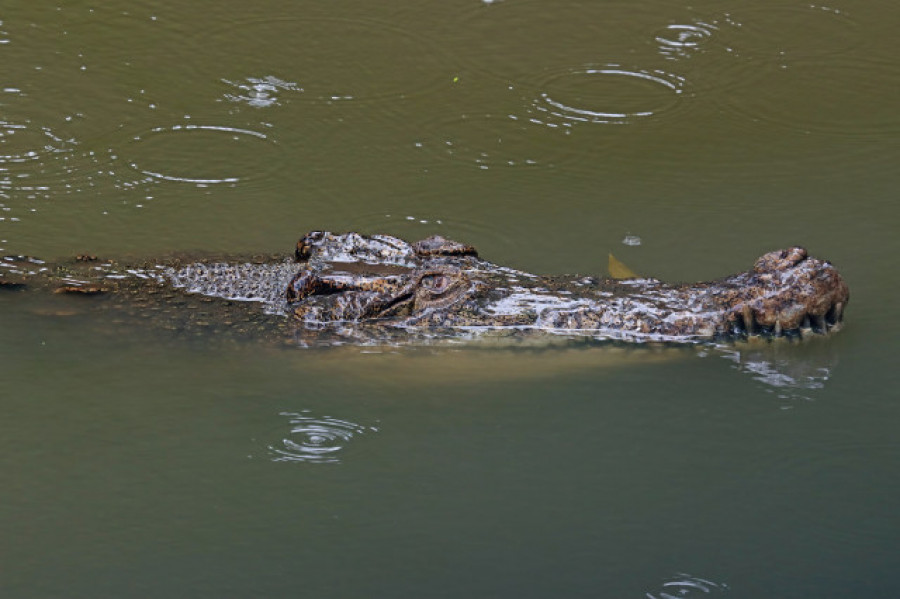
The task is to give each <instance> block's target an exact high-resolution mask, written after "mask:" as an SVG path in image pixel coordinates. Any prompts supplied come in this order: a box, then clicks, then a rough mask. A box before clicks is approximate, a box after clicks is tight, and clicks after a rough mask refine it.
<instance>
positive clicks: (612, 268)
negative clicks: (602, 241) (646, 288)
mask: <svg viewBox="0 0 900 599" xmlns="http://www.w3.org/2000/svg"><path fill="white" fill-rule="evenodd" d="M608 268H609V276H611V277H612V278H614V279H640V278H641V277H640V275H638V274H637V273H636V272H634V271H633V270H631V269H630V268H628V267H627V266H625V265H624V264H622V263H621V262H620V261H619V259H618V258H616V257H615V256H613V255H612V254H610V255H609V266H608Z"/></svg>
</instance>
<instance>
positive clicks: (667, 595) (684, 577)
mask: <svg viewBox="0 0 900 599" xmlns="http://www.w3.org/2000/svg"><path fill="white" fill-rule="evenodd" d="M728 590H729V589H728V585H727V584H722V583H717V582H713V581H711V580H707V579H705V578H699V577H697V576H691V575H690V574H685V573H683V572H679V573H678V574H676V575H675V576H673V577H671V578H669V579H668V580H666V581H665V582H663V583H662V585H660V588H659V590H657V591H654V592H652V593H646V594H645V595H644V596H645V597H647V599H684V598H687V599H690V598H691V597H701V596H704V595H710V594H713V595H721V594H724V593H725V592H727V591H728Z"/></svg>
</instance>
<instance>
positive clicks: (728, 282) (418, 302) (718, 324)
mask: <svg viewBox="0 0 900 599" xmlns="http://www.w3.org/2000/svg"><path fill="white" fill-rule="evenodd" d="M298 247H303V248H304V249H303V252H302V255H301V253H298V258H299V261H300V262H301V263H302V264H303V265H304V268H302V269H301V270H300V271H299V272H298V274H297V275H296V276H295V277H294V279H293V280H292V281H291V283H290V284H289V285H288V290H287V293H286V299H287V300H288V303H289V305H290V306H291V310H290V311H291V313H292V314H293V315H294V316H295V317H296V318H298V319H300V320H301V321H303V322H306V323H310V324H312V323H315V324H317V325H321V324H323V323H336V324H337V323H342V324H343V325H346V324H347V323H363V322H367V323H377V324H380V325H383V326H396V327H405V328H423V327H428V328H434V329H442V330H446V329H452V328H466V329H472V328H503V327H519V328H527V329H532V330H545V331H554V332H565V331H570V332H572V333H573V334H585V333H587V334H593V333H596V334H597V335H598V336H604V335H610V334H611V335H612V336H614V337H617V338H625V339H631V340H641V339H662V340H674V341H685V340H693V339H709V338H728V337H732V338H733V337H741V336H755V335H765V336H769V337H780V336H785V335H787V336H796V337H799V336H800V335H801V334H802V333H803V332H804V331H806V332H814V333H826V332H828V331H829V330H832V329H835V328H836V327H838V325H839V324H840V322H841V320H842V319H843V311H844V308H845V307H846V305H847V302H848V300H849V291H848V289H847V285H846V284H845V283H844V281H843V279H842V278H841V276H840V275H839V274H838V272H837V271H836V270H835V269H834V267H833V266H832V265H831V264H830V263H828V262H826V261H823V260H817V259H815V258H811V257H809V256H808V254H807V252H806V250H804V249H803V248H800V247H792V248H788V249H786V250H779V251H775V252H770V253H768V254H765V255H764V256H762V257H761V258H759V259H758V260H757V261H756V263H755V264H754V267H753V269H752V270H750V271H748V272H744V273H739V274H736V275H732V276H730V277H724V278H722V279H719V280H716V281H710V282H702V283H694V284H690V285H669V284H664V283H661V282H659V281H656V280H654V279H640V280H632V281H613V280H601V279H595V278H582V279H571V278H562V277H554V278H547V277H537V276H534V275H529V274H528V273H517V272H515V271H511V270H509V269H503V268H502V267H498V266H496V265H493V264H491V263H489V262H486V261H484V260H481V259H479V258H478V257H477V253H476V252H475V250H474V248H472V247H471V246H466V245H464V244H460V243H458V242H455V241H451V240H447V239H445V238H442V237H432V238H428V239H425V240H422V241H419V242H416V243H413V244H407V243H406V242H404V241H402V240H399V239H396V238H390V237H385V236H375V237H372V238H369V237H364V236H360V235H357V234H354V233H350V234H345V235H334V234H331V233H325V232H313V233H310V234H308V235H307V236H305V237H304V238H303V239H301V241H300V243H299V244H298ZM351 266H352V268H351ZM386 267H392V268H394V269H395V270H394V272H391V273H390V274H388V273H386V272H384V271H383V269H384V268H386ZM398 268H400V269H401V270H400V271H399V272H398V271H397V270H396V269H398ZM404 271H405V272H404ZM511 281H514V283H513V282H511Z"/></svg>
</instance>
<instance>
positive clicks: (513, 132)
mask: <svg viewBox="0 0 900 599" xmlns="http://www.w3.org/2000/svg"><path fill="white" fill-rule="evenodd" d="M426 129H427V131H428V133H427V135H425V136H424V137H423V139H422V140H421V141H418V142H416V145H417V147H420V148H423V149H424V150H426V151H428V152H430V153H432V154H433V155H435V156H437V157H438V158H442V159H444V160H449V161H451V162H455V163H457V164H464V165H466V166H470V167H474V168H477V169H480V170H488V169H492V168H535V167H539V168H553V167H556V166H559V165H560V164H564V163H566V162H569V161H571V160H574V159H577V158H578V154H577V153H576V151H575V149H574V148H572V147H571V144H569V143H567V140H565V139H564V138H562V137H561V136H560V134H559V133H560V132H555V133H554V132H548V131H547V130H546V129H542V128H541V127H536V126H535V123H533V122H529V120H528V119H525V118H522V117H521V116H518V115H516V114H509V115H491V114H487V115H480V116H468V115H462V116H460V117H458V118H455V119H450V120H446V121H442V122H437V123H432V124H429V125H427V126H426ZM562 132H563V133H566V132H567V131H565V130H562Z"/></svg>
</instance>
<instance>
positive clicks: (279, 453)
mask: <svg viewBox="0 0 900 599" xmlns="http://www.w3.org/2000/svg"><path fill="white" fill-rule="evenodd" d="M280 415H281V416H285V417H287V418H289V419H290V424H291V430H290V433H289V436H288V437H285V438H284V439H283V440H282V441H281V444H279V445H278V446H274V445H270V446H269V454H270V455H271V457H272V461H273V462H306V463H310V464H335V463H338V462H340V457H339V456H338V454H339V453H340V452H341V450H342V449H344V447H345V446H346V445H347V444H348V443H350V441H352V440H353V438H354V437H357V436H359V435H363V434H365V433H368V432H377V431H378V429H377V428H375V427H371V426H361V425H359V424H355V423H353V422H349V421H347V420H339V419H337V418H331V417H329V416H325V417H322V418H317V417H315V416H310V415H309V414H308V411H307V410H304V411H303V412H300V413H297V412H282V413H281V414H280Z"/></svg>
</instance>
